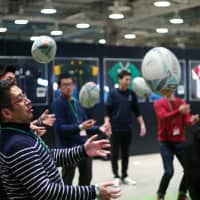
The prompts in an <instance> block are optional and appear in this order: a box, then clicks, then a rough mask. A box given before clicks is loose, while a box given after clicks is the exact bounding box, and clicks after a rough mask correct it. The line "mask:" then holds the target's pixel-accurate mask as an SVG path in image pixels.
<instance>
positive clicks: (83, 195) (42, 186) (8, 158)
mask: <svg viewBox="0 0 200 200" xmlns="http://www.w3.org/2000/svg"><path fill="white" fill-rule="evenodd" d="M0 96H1V100H0V122H1V124H2V128H1V133H0V178H1V181H2V184H1V187H2V188H1V189H0V199H1V200H7V199H19V200H23V199H26V200H33V199H35V200H44V199H45V200H51V199H52V200H64V199H65V200H68V199H69V200H76V199H80V200H90V199H91V200H92V199H95V198H97V197H98V198H99V199H102V200H109V199H111V198H113V199H115V198H118V197H119V192H120V191H119V190H118V189H116V188H112V183H105V184H101V185H94V186H70V185H64V184H63V181H62V179H61V177H60V175H59V173H58V170H57V168H56V167H57V166H64V165H73V164H76V163H77V162H79V161H80V160H81V159H82V158H84V157H87V156H106V155H107V154H108V153H109V152H108V151H105V150H103V148H106V147H109V146H110V144H109V142H108V141H107V140H100V141H95V139H96V137H97V136H93V137H91V138H90V139H88V140H87V142H86V143H85V144H84V145H80V146H77V147H74V148H70V149H60V150H58V149H53V150H50V149H49V148H48V146H47V145H46V144H45V143H44V142H43V141H42V140H41V138H40V137H39V136H38V135H36V134H34V133H33V132H32V131H31V130H30V128H29V123H30V121H31V119H32V112H33V109H32V106H31V101H30V100H29V99H28V98H27V97H26V96H25V95H24V94H23V92H22V90H21V89H20V88H19V87H18V86H16V85H15V84H14V82H13V81H11V80H5V81H0ZM110 186H111V187H110Z"/></svg>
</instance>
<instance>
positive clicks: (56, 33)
mask: <svg viewBox="0 0 200 200" xmlns="http://www.w3.org/2000/svg"><path fill="white" fill-rule="evenodd" d="M50 34H51V35H54V36H56V35H62V34H63V31H61V30H53V31H51V33H50Z"/></svg>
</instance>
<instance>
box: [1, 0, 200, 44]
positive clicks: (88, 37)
mask: <svg viewBox="0 0 200 200" xmlns="http://www.w3.org/2000/svg"><path fill="white" fill-rule="evenodd" d="M48 1H50V0H0V19H1V25H2V26H5V27H7V32H6V33H0V39H17V40H19V39H22V40H29V38H30V36H31V35H49V33H50V31H51V30H53V29H54V28H55V26H56V25H57V26H58V27H59V29H61V30H62V31H63V33H64V34H63V35H62V36H59V37H58V36H57V37H55V38H56V40H63V41H68V42H86V43H97V42H98V40H99V39H101V38H104V39H106V41H107V44H112V45H129V46H158V45H162V46H167V47H182V48H185V47H194V48H198V47H200V0H169V1H170V2H171V6H170V7H167V8H157V7H155V6H153V2H154V1H155V0H118V1H115V4H117V5H118V6H117V9H119V10H121V11H122V12H123V14H124V15H125V18H124V19H122V20H110V19H108V15H109V14H110V13H111V10H113V5H114V1H113V0H51V3H52V6H53V7H54V8H56V9H57V13H56V14H54V15H43V14H40V10H41V9H42V8H43V7H44V6H45V5H47V4H48ZM175 13H178V14H179V15H180V16H181V17H182V18H183V19H184V20H185V23H184V24H181V25H173V24H170V23H169V19H170V18H171V17H172V16H174V15H175ZM16 18H26V19H29V20H30V22H29V23H28V24H27V25H16V24H14V22H13V21H14V20H15V19H16ZM80 22H87V23H89V24H90V25H91V26H90V28H89V29H87V30H79V29H76V28H75V25H76V23H80ZM158 27H165V28H168V29H169V32H168V33H166V34H159V33H156V32H155V29H156V28H158ZM126 33H134V34H136V39H134V40H127V39H124V34H126Z"/></svg>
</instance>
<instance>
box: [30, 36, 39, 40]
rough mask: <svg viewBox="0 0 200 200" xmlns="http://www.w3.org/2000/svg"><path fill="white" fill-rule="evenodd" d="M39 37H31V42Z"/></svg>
mask: <svg viewBox="0 0 200 200" xmlns="http://www.w3.org/2000/svg"><path fill="white" fill-rule="evenodd" d="M38 37H39V36H31V37H30V40H31V41H35V40H36V39H37V38H38Z"/></svg>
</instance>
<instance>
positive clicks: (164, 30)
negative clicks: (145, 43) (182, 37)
mask: <svg viewBox="0 0 200 200" xmlns="http://www.w3.org/2000/svg"><path fill="white" fill-rule="evenodd" d="M156 32H157V33H168V29H167V28H157V29H156Z"/></svg>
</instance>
